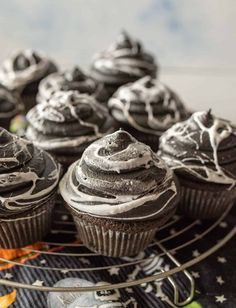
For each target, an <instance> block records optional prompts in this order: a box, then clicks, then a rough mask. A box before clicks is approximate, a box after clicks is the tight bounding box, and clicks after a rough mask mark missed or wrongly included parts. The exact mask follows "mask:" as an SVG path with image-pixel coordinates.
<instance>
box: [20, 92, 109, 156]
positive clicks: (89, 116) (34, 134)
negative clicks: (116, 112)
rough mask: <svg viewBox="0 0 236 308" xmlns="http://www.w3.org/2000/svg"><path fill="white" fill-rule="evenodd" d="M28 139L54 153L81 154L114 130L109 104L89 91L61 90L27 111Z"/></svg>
mask: <svg viewBox="0 0 236 308" xmlns="http://www.w3.org/2000/svg"><path fill="white" fill-rule="evenodd" d="M27 119H28V121H29V124H30V125H29V127H28V129H27V131H26V136H27V138H28V139H30V140H32V141H33V142H34V144H36V145H37V146H39V147H41V148H43V149H45V150H48V151H52V152H53V153H55V154H56V153H62V152H64V153H67V154H69V153H74V154H75V155H76V154H81V153H82V152H83V150H84V148H85V147H86V146H88V144H90V143H91V142H92V141H94V140H96V139H98V138H100V137H102V136H104V135H105V134H107V133H109V132H112V131H113V130H114V128H113V126H114V121H113V119H112V118H111V117H110V115H109V114H108V111H107V109H106V108H105V107H103V106H101V104H98V103H97V102H96V100H95V99H94V98H93V97H91V96H89V95H86V94H80V93H79V92H77V91H67V92H63V91H58V92H55V93H54V94H52V96H51V97H50V99H49V101H48V102H47V101H44V102H42V103H41V104H38V105H36V106H35V107H34V108H33V109H31V110H30V111H29V113H28V114H27Z"/></svg>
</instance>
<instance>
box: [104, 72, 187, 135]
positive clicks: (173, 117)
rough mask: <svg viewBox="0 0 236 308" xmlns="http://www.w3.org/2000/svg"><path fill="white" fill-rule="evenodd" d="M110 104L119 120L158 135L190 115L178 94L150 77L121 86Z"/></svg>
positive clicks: (112, 112) (113, 113)
mask: <svg viewBox="0 0 236 308" xmlns="http://www.w3.org/2000/svg"><path fill="white" fill-rule="evenodd" d="M108 107H109V109H110V111H111V114H112V115H113V116H114V118H115V119H116V120H117V121H118V122H120V123H124V124H128V125H129V126H131V127H133V128H135V129H137V130H138V131H141V132H144V133H149V134H153V135H158V136H159V135H160V134H161V133H162V132H163V131H165V130H166V129H168V128H169V127H171V126H172V125H173V124H175V123H176V122H179V121H183V120H185V119H186V118H187V117H188V112H187V110H186V109H185V107H184V105H183V103H182V101H181V100H180V98H179V97H178V95H177V94H176V93H175V92H174V91H172V90H171V89H169V88H168V87H166V86H165V85H164V84H162V83H161V82H160V81H158V80H156V79H153V78H152V77H150V76H146V77H143V78H141V79H139V80H137V81H136V82H134V83H128V84H126V85H123V86H122V87H120V88H119V89H118V90H117V91H116V92H115V93H114V95H113V97H112V98H110V100H109V101H108Z"/></svg>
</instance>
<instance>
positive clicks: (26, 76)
mask: <svg viewBox="0 0 236 308" xmlns="http://www.w3.org/2000/svg"><path fill="white" fill-rule="evenodd" d="M19 54H21V55H22V56H24V57H25V58H26V59H27V60H28V61H29V63H30V65H29V66H28V67H27V68H25V69H24V70H15V69H14V67H13V65H14V61H15V59H16V58H17V57H18V56H19ZM34 54H36V53H35V52H34V51H33V50H30V49H26V50H24V51H21V52H17V53H15V54H13V55H12V57H10V58H9V59H7V60H5V62H4V63H3V66H2V69H1V70H0V82H1V83H2V84H3V85H4V86H6V87H7V88H8V89H10V90H15V89H19V88H22V87H24V86H25V85H27V84H28V83H29V82H32V81H34V80H37V79H39V78H41V77H43V75H44V74H45V72H46V71H47V70H48V68H49V65H50V61H49V60H48V59H47V58H45V57H44V56H42V55H39V54H38V53H37V54H36V55H37V57H38V58H40V59H41V60H40V62H39V63H37V62H36V60H35V58H34V56H33V55H34Z"/></svg>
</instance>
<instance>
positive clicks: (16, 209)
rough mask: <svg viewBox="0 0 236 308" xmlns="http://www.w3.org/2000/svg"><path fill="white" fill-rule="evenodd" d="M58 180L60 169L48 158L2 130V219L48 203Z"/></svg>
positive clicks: (25, 141)
mask: <svg viewBox="0 0 236 308" xmlns="http://www.w3.org/2000/svg"><path fill="white" fill-rule="evenodd" d="M59 178H60V167H59V166H58V165H57V163H56V162H55V161H54V160H53V159H52V157H51V156H50V155H49V154H47V153H46V152H44V151H43V150H40V149H38V148H36V147H34V146H33V144H32V143H31V142H29V141H27V140H24V139H21V138H19V137H17V136H16V135H13V134H10V133H9V132H8V131H7V130H5V129H2V128H0V218H2V219H4V218H8V217H9V216H11V215H14V214H17V213H21V212H25V211H27V210H29V209H31V208H34V207H36V206H38V205H40V204H42V203H44V202H47V200H48V199H49V198H51V196H52V194H54V193H55V191H56V187H57V184H58V181H59Z"/></svg>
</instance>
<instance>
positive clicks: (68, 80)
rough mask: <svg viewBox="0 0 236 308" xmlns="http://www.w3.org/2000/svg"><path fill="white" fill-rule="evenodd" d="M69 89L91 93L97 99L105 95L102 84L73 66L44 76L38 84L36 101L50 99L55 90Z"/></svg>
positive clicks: (99, 99) (102, 98) (103, 98)
mask: <svg viewBox="0 0 236 308" xmlns="http://www.w3.org/2000/svg"><path fill="white" fill-rule="evenodd" d="M71 90H76V91H78V92H80V93H85V94H89V95H93V96H94V97H95V98H96V99H97V100H98V101H104V100H105V98H106V97H107V93H105V92H106V90H105V89H104V87H103V85H102V84H99V83H97V82H96V81H94V80H93V79H92V78H90V77H89V76H87V75H86V74H85V73H84V72H83V71H82V70H81V69H80V68H78V67H74V68H73V69H71V70H68V71H65V72H56V73H53V74H50V75H49V76H47V77H46V78H44V79H43V80H42V81H41V82H40V84H39V92H38V96H37V101H38V102H39V103H41V102H43V101H44V100H48V99H50V97H51V96H52V94H53V93H55V92H56V91H71Z"/></svg>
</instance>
